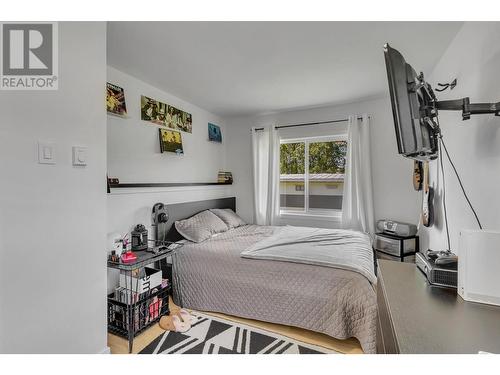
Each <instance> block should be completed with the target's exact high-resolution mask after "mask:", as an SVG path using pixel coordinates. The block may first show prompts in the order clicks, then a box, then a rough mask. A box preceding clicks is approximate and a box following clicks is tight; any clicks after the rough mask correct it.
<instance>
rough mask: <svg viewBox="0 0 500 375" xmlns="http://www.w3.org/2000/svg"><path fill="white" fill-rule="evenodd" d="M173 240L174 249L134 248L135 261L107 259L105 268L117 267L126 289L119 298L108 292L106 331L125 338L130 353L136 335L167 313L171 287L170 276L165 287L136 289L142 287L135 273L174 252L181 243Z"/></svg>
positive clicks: (173, 254) (172, 254) (170, 255)
mask: <svg viewBox="0 0 500 375" xmlns="http://www.w3.org/2000/svg"><path fill="white" fill-rule="evenodd" d="M172 244H173V245H174V246H175V249H166V250H163V251H161V252H159V253H156V254H155V253H153V252H152V251H151V250H152V249H148V250H147V251H140V252H139V251H138V252H135V254H136V255H137V260H136V261H135V262H134V263H123V262H122V261H121V260H120V261H118V262H113V261H110V260H108V268H112V269H116V270H119V271H120V275H124V276H125V292H126V295H125V301H123V299H122V301H120V300H118V298H117V297H118V296H115V292H113V293H111V294H109V295H108V331H109V332H111V333H113V334H116V335H118V336H121V337H123V338H126V339H128V346H129V353H132V348H133V342H134V338H135V337H136V336H137V335H139V334H140V333H142V332H144V331H145V330H146V329H148V328H149V327H151V326H152V325H153V324H155V323H156V322H157V321H159V320H160V318H161V317H162V316H163V315H166V314H169V313H170V310H169V304H168V298H169V294H170V291H171V289H172V284H171V283H172V280H169V285H168V286H166V287H163V288H162V287H161V286H159V287H155V288H152V289H151V290H148V291H146V292H144V291H143V292H142V293H139V292H140V291H141V290H142V289H141V288H139V278H137V277H134V274H136V273H138V272H139V271H140V270H141V269H142V268H144V267H146V266H148V265H151V264H153V263H157V262H158V263H159V262H160V261H161V260H166V259H167V258H168V257H173V256H175V252H176V251H177V250H178V249H179V247H181V246H182V244H179V243H175V244H174V243H172ZM172 244H171V245H172ZM174 246H172V247H174ZM172 263H173V262H172ZM159 271H160V272H161V270H159ZM146 278H147V277H146Z"/></svg>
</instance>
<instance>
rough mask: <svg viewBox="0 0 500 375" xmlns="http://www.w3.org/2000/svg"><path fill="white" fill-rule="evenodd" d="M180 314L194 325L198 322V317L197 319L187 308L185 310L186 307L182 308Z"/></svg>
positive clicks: (185, 320)
mask: <svg viewBox="0 0 500 375" xmlns="http://www.w3.org/2000/svg"><path fill="white" fill-rule="evenodd" d="M179 315H180V316H181V318H182V320H183V321H184V322H185V323H189V325H193V324H194V323H196V321H197V320H198V319H196V317H195V316H193V315H191V314H190V313H189V311H187V310H184V309H180V310H179Z"/></svg>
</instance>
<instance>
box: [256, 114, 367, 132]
mask: <svg viewBox="0 0 500 375" xmlns="http://www.w3.org/2000/svg"><path fill="white" fill-rule="evenodd" d="M362 118H363V117H362V116H358V117H357V119H358V120H361V119H362ZM368 118H371V116H368ZM346 121H349V119H348V118H346V119H341V120H329V121H319V122H304V123H302V124H288V125H276V126H275V127H274V128H275V129H283V128H294V127H297V126H309V125H322V124H333V123H335V122H346ZM257 130H264V128H255V131H257Z"/></svg>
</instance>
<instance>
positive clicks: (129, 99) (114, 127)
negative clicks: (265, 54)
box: [107, 67, 227, 182]
mask: <svg viewBox="0 0 500 375" xmlns="http://www.w3.org/2000/svg"><path fill="white" fill-rule="evenodd" d="M165 74H168V72H165ZM107 79H108V82H110V83H114V84H117V85H118V86H121V87H123V88H124V89H125V99H126V103H127V111H128V118H126V119H123V118H119V117H116V116H112V115H109V116H108V144H107V146H108V175H109V176H110V177H118V178H119V179H120V182H209V181H216V180H217V172H218V171H219V170H220V169H223V168H224V166H225V165H224V161H225V152H226V143H227V142H226V140H225V139H224V135H225V134H224V133H225V127H224V122H223V120H222V119H221V118H220V117H218V116H216V115H213V114H211V113H209V112H207V111H205V110H203V109H201V108H199V107H197V106H195V105H193V104H191V103H188V102H185V101H183V100H181V99H179V98H177V97H175V96H173V95H171V94H169V93H167V92H164V91H161V90H160V89H158V88H156V87H153V86H151V85H149V84H147V83H145V82H142V81H140V80H138V79H137V78H135V77H132V76H130V75H128V74H126V73H123V72H121V71H119V70H117V69H115V68H112V67H108V70H107ZM141 95H145V96H148V97H150V98H153V99H157V100H159V101H162V102H164V103H168V104H171V105H173V106H175V107H177V108H179V109H181V110H183V111H186V112H189V113H191V114H192V115H193V132H192V133H186V132H181V135H182V143H183V148H184V155H180V156H177V155H176V154H174V153H171V152H166V153H163V154H162V153H161V152H160V143H159V137H158V129H159V128H160V127H161V126H159V125H155V124H153V123H152V122H149V121H142V120H141V113H140V100H141ZM208 122H211V123H215V124H217V125H219V126H220V127H221V130H222V133H223V134H222V137H223V143H222V144H220V143H215V142H209V141H208Z"/></svg>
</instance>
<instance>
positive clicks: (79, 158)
mask: <svg viewBox="0 0 500 375" xmlns="http://www.w3.org/2000/svg"><path fill="white" fill-rule="evenodd" d="M73 165H77V166H85V165H87V147H82V146H73Z"/></svg>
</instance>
